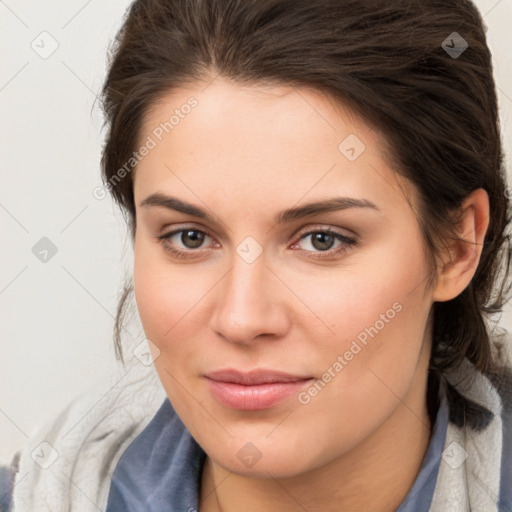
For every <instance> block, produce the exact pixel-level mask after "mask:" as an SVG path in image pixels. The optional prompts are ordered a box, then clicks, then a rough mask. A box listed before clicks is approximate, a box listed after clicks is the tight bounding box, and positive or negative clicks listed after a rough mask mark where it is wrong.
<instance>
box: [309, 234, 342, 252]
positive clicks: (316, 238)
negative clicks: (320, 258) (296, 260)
mask: <svg viewBox="0 0 512 512" xmlns="http://www.w3.org/2000/svg"><path fill="white" fill-rule="evenodd" d="M335 241H336V238H335V237H334V236H332V235H329V234H328V233H313V234H312V235H311V245H312V246H313V247H314V248H315V249H318V250H319V251H328V250H329V249H331V248H332V246H333V245H334V242H335Z"/></svg>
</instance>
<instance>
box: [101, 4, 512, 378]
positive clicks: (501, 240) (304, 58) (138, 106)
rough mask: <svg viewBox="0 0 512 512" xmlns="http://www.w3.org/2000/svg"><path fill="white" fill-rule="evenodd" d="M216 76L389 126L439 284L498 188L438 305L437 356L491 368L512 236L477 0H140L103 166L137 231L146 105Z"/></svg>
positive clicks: (121, 44) (443, 362) (122, 54)
mask: <svg viewBox="0 0 512 512" xmlns="http://www.w3.org/2000/svg"><path fill="white" fill-rule="evenodd" d="M454 32H457V34H460V36H462V38H463V39H464V40H465V41H466V42H467V44H468V47H467V49H466V50H465V51H464V52H463V53H462V54H461V55H453V54H452V55H450V53H449V51H448V48H449V47H453V44H454V43H453V42H452V39H453V38H454V37H455V38H457V37H458V36H457V35H456V34H454ZM446 41H447V42H449V43H450V44H449V45H448V48H447V49H446V50H445V48H446V44H447V43H446ZM217 76H222V77H224V78H226V79H228V80H231V81H232V82H233V83H235V84H240V85H244V86H246V85H258V84H265V85H268V84H274V85H288V86H293V87H307V88H312V89H313V90H316V91H320V92H321V93H324V94H325V95H326V96H327V97H329V98H332V99H334V100H335V101H336V102H339V104H340V105H343V106H345V107H348V108H350V109H351V111H352V112H354V113H355V114H357V115H358V116H360V117H361V118H362V119H363V120H364V121H365V122H366V123H368V124H369V125H371V126H372V127H374V128H376V129H377V130H378V131H379V132H380V133H382V134H384V139H385V141H386V144H387V146H388V148H389V151H388V153H389V156H390V158H391V160H392V162H393V168H394V169H395V171H396V172H397V173H398V174H399V175H401V176H403V177H405V178H407V179H408V180H410V182H412V183H413V184H414V186H415V187H416V189H417V191H418V196H419V205H418V208H417V210H416V215H417V219H418V222H419V226H420V228H421V231H422V234H423V239H424V246H425V252H426V255H427V257H428V261H429V263H430V268H431V272H430V274H429V275H428V276H426V282H428V283H429V285H432V283H434V282H435V280H436V278H437V269H438V265H437V263H436V262H438V260H439V257H440V255H441V254H442V249H443V247H446V244H447V242H448V241H449V240H460V236H459V234H458V231H457V227H458V218H459V217H458V216H457V214H458V213H460V207H461V205H462V203H463V201H464V199H465V198H467V197H468V195H469V194H471V192H473V191H475V190H477V189H479V188H483V189H484V190H485V191H486V192H487V193H488V195H489V197H490V219H489V222H490V224H489V228H488V231H487V233H486V237H485V241H484V244H483V249H482V254H481V259H480V262H479V265H478V268H477V270H476V273H475V275H474V277H473V279H472V281H471V283H470V284H469V286H468V287H467V288H466V289H465V290H464V291H463V292H462V293H461V294H460V295H459V296H457V297H456V298H454V299H453V300H450V301H447V302H436V303H434V305H433V308H432V311H431V315H432V322H433V345H432V355H431V361H430V368H431V369H437V370H440V371H445V370H447V369H449V368H451V367H454V366H456V365H457V364H458V363H460V362H461V360H462V359H463V358H464V357H467V358H468V359H469V361H470V362H471V363H473V364H474V365H475V367H476V368H477V369H478V370H479V371H481V372H482V373H486V372H488V371H490V370H491V368H492V363H493V346H492V336H491V334H492V332H491V328H490V325H489V323H488V320H489V317H490V316H492V315H494V314H496V313H500V312H501V311H502V308H503V306H504V305H505V303H506V302H507V296H508V293H509V292H510V286H511V285H510V283H508V277H509V274H510V263H511V257H512V248H511V241H510V234H507V227H508V226H509V225H510V200H509V197H508V196H509V194H508V192H507V188H506V172H505V169H504V157H503V153H502V145H501V137H500V135H501V134H500V125H499V118H498V106H497V94H496V86H495V83H494V80H493V69H492V55H491V53H490V50H489V48H488V46H487V42H486V36H485V28H484V24H483V20H482V17H481V15H480V13H479V12H478V10H477V8H476V7H475V6H474V5H473V4H472V3H471V2H470V1H469V0H430V1H429V2H425V1H424V0H373V1H372V2H364V1H360V0H344V1H342V0H316V1H315V2H312V1H311V0H136V1H135V2H133V4H131V6H130V8H129V9H128V10H127V13H126V16H125V19H124V21H123V24H122V27H121V29H120V30H119V32H118V34H117V37H116V39H115V40H114V42H113V44H112V46H111V48H110V53H109V68H108V73H107V77H106V80H105V83H104V86H103V90H102V97H101V98H102V107H103V110H104V113H105V123H106V125H107V127H108V133H107V136H106V141H105V145H104V148H103V155H102V160H101V166H102V173H103V179H104V183H105V185H106V186H107V187H108V189H109V190H110V192H111V194H112V196H113V198H114V199H115V201H116V202H117V203H118V204H119V206H120V207H121V210H122V211H123V212H124V215H125V218H126V220H127V223H128V226H129V227H130V229H131V234H132V239H133V237H134V235H135V228H136V226H135V204H134V196H133V172H128V173H126V172H125V173H123V179H119V170H120V169H122V168H124V169H127V167H126V165H127V162H130V164H131V163H133V159H131V157H132V156H133V154H134V151H135V150H136V149H137V142H138V140H139V137H140V134H141V129H142V127H143V124H144V118H145V115H147V113H148V112H149V110H150V109H151V108H152V107H153V106H154V105H155V104H157V102H158V101H159V100H160V99H161V98H162V97H164V96H165V95H166V94H168V93H169V92H170V91H172V90H173V89H174V88H176V87H179V86H184V85H186V84H192V83H197V82H200V81H205V82H206V81H211V80H213V79H214V78H215V77H217ZM130 159H131V160H130ZM135 167H136V164H134V165H129V167H128V171H132V170H135ZM114 178H117V180H114ZM132 291H133V286H132V285H131V283H128V284H126V285H125V288H124V291H123V293H122V296H121V298H120V301H119V305H118V311H117V318H116V325H115V342H116V351H117V355H118V357H119V358H120V359H121V360H122V348H121V329H122V327H123V317H124V314H125V306H126V304H127V298H128V297H129V295H130V294H131V293H132Z"/></svg>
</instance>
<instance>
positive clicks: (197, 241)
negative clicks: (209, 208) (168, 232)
mask: <svg viewBox="0 0 512 512" xmlns="http://www.w3.org/2000/svg"><path fill="white" fill-rule="evenodd" d="M204 239H205V233H203V232H202V231H197V230H196V229H185V230H183V231H182V232H181V237H180V240H181V243H182V244H183V245H184V246H185V247H186V248H187V249H197V248H198V247H200V246H201V244H202V243H203V242H204Z"/></svg>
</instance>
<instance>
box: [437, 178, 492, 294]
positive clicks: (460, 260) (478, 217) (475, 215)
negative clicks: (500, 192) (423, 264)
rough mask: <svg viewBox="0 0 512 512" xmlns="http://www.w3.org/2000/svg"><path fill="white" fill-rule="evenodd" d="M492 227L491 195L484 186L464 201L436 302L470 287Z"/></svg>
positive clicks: (438, 282)
mask: <svg viewBox="0 0 512 512" xmlns="http://www.w3.org/2000/svg"><path fill="white" fill-rule="evenodd" d="M488 227H489V196H488V194H487V192H486V191H485V190H484V189H481V188H480V189H478V190H475V191H473V192H472V193H471V194H470V195H469V196H468V197H467V198H466V199H465V200H464V202H463V203H462V206H461V215H460V224H459V228H458V230H457V233H458V236H459V238H458V239H457V240H450V241H449V243H448V244H447V249H446V252H445V254H444V255H443V256H444V258H443V261H444V262H445V263H444V265H443V266H442V268H440V269H439V270H438V280H437V285H436V287H435V290H434V293H433V300H434V301H435V302H445V301H448V300H452V299H454V298H455V297H457V296H458V295H460V294H461V293H462V292H463V291H464V290H465V289H466V288H467V286H468V285H469V283H470V282H471V280H472V279H473V276H474V275H475V272H476V269H477V268H478V264H479V262H480V257H481V255H482V249H483V244H484V240H485V235H486V233H487V229H488Z"/></svg>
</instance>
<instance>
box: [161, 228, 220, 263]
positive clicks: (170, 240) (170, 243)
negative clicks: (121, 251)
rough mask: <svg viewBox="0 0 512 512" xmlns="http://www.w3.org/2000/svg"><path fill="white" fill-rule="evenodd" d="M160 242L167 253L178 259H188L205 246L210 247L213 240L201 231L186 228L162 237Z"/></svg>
mask: <svg viewBox="0 0 512 512" xmlns="http://www.w3.org/2000/svg"><path fill="white" fill-rule="evenodd" d="M158 240H159V241H160V243H162V245H163V246H164V248H165V250H166V251H168V252H170V253H171V254H173V255H174V256H176V257H178V258H180V257H181V258H186V257H189V256H190V255H191V253H194V252H196V253H199V252H200V251H199V250H198V249H203V248H204V246H205V245H206V246H207V245H210V244H211V243H212V241H213V238H212V237H211V236H210V235H208V234H207V233H205V232H204V231H201V230H199V229H194V228H185V229H178V230H174V231H171V232H170V233H165V234H163V235H160V236H159V237H158Z"/></svg>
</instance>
